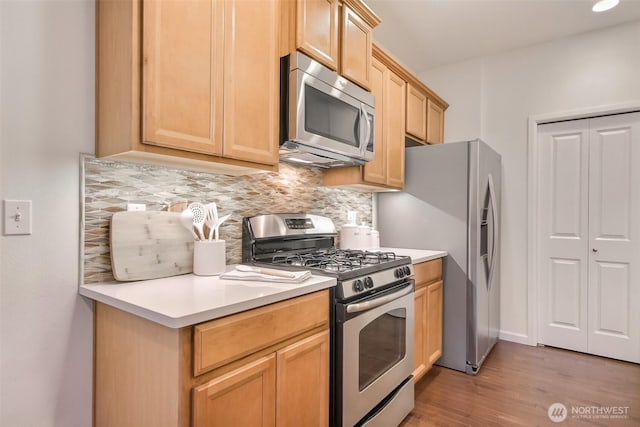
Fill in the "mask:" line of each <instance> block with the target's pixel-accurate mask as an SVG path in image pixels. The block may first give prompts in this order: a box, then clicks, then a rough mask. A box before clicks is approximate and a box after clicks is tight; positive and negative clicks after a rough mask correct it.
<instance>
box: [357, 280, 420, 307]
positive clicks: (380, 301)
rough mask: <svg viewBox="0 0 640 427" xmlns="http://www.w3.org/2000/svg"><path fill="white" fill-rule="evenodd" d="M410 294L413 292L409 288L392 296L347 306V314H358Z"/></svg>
mask: <svg viewBox="0 0 640 427" xmlns="http://www.w3.org/2000/svg"><path fill="white" fill-rule="evenodd" d="M411 292H413V288H412V287H411V286H409V287H408V288H406V289H401V290H399V291H398V292H394V293H392V294H389V295H385V296H383V297H380V298H376V299H374V300H371V301H366V302H359V303H356V304H349V305H347V307H346V308H347V313H360V312H362V311H367V310H371V309H372V308H376V307H380V306H381V305H384V304H386V303H388V302H390V301H393V300H396V299H398V298H402V297H403V296H405V295H408V294H410V293H411Z"/></svg>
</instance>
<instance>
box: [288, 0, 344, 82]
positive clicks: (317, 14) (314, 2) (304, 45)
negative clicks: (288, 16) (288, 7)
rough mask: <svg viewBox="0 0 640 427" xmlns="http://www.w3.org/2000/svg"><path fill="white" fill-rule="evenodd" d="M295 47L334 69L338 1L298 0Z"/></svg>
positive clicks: (336, 50)
mask: <svg viewBox="0 0 640 427" xmlns="http://www.w3.org/2000/svg"><path fill="white" fill-rule="evenodd" d="M296 21H297V22H296V48H297V49H299V50H301V51H302V52H304V53H306V54H307V55H309V56H310V57H312V58H313V59H315V60H316V61H318V62H320V63H322V64H324V65H326V66H327V67H329V68H331V69H332V70H337V69H338V0H298V5H297V13H296Z"/></svg>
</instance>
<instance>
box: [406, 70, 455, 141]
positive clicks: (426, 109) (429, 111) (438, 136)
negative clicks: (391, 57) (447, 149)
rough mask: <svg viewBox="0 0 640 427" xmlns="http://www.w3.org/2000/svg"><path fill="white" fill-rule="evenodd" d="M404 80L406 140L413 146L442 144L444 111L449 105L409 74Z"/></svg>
mask: <svg viewBox="0 0 640 427" xmlns="http://www.w3.org/2000/svg"><path fill="white" fill-rule="evenodd" d="M406 79H407V121H406V133H407V138H408V139H409V141H410V142H411V143H413V144H416V143H417V144H442V143H443V142H444V111H445V110H446V109H447V107H449V104H447V103H446V102H445V101H444V100H443V99H442V98H440V97H439V96H438V95H437V94H436V93H434V92H433V91H432V90H431V89H429V88H428V87H427V86H425V85H424V84H423V83H422V82H421V81H419V80H417V79H416V78H415V77H414V76H412V75H410V74H409V75H407V76H406ZM413 144H412V145H413Z"/></svg>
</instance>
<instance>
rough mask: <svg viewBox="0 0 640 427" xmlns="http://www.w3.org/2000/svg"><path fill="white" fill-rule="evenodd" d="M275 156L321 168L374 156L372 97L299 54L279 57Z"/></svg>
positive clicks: (333, 72) (355, 162) (362, 162)
mask: <svg viewBox="0 0 640 427" xmlns="http://www.w3.org/2000/svg"><path fill="white" fill-rule="evenodd" d="M280 71H281V76H280V77H281V81H280V90H281V96H280V160H281V161H286V162H291V163H297V164H302V165H307V166H319V167H324V168H330V167H340V166H352V165H362V164H364V163H365V162H367V161H370V160H373V157H374V143H375V138H374V117H375V109H374V97H373V95H372V94H371V93H370V92H367V91H366V90H364V89H362V88H361V87H360V86H358V85H356V84H355V83H352V82H350V81H348V80H347V79H345V78H344V77H341V76H339V75H338V74H337V73H336V72H335V71H332V70H330V69H329V68H327V67H325V66H324V65H322V64H320V63H319V62H317V61H314V60H313V59H311V58H309V57H308V56H306V55H304V54H303V53H300V52H296V53H292V54H290V55H287V56H285V57H283V58H282V59H281V69H280Z"/></svg>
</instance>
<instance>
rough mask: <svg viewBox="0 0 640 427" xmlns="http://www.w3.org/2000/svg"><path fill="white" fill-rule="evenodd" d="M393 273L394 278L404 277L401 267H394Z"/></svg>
mask: <svg viewBox="0 0 640 427" xmlns="http://www.w3.org/2000/svg"><path fill="white" fill-rule="evenodd" d="M394 275H395V276H396V279H402V278H403V277H404V270H403V269H402V267H400V268H396V271H395V272H394Z"/></svg>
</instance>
